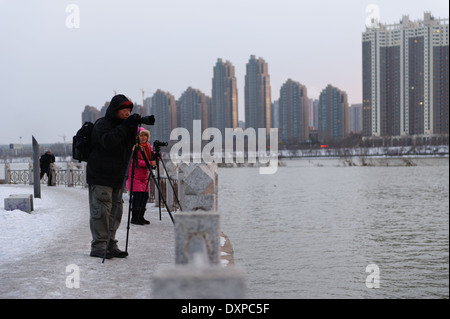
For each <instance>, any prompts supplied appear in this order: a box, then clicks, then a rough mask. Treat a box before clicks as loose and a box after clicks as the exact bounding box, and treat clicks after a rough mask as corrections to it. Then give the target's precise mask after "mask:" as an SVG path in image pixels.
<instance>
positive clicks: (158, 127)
mask: <svg viewBox="0 0 450 319" xmlns="http://www.w3.org/2000/svg"><path fill="white" fill-rule="evenodd" d="M151 114H153V115H154V116H155V125H154V126H153V127H152V129H151V135H152V136H151V140H152V141H155V140H158V141H161V142H169V141H170V133H171V132H172V130H173V129H174V128H176V127H177V125H178V123H177V105H176V101H175V98H174V97H173V95H172V94H170V93H168V92H164V91H162V90H157V91H156V92H155V93H154V94H153V96H152V112H151Z"/></svg>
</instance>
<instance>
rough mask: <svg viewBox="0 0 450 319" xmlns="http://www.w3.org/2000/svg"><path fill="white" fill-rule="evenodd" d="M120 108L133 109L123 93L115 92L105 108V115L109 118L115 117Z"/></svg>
mask: <svg viewBox="0 0 450 319" xmlns="http://www.w3.org/2000/svg"><path fill="white" fill-rule="evenodd" d="M122 108H130V109H131V110H133V103H132V102H131V101H130V100H129V99H128V98H127V97H126V96H125V95H123V94H117V95H115V96H113V98H112V99H111V102H110V103H109V106H108V109H107V110H106V115H105V116H106V117H107V118H109V119H114V120H115V119H117V117H116V114H117V111H118V110H120V109H122Z"/></svg>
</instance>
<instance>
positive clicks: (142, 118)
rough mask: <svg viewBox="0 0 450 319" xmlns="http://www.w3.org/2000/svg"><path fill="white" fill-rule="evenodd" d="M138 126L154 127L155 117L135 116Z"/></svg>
mask: <svg viewBox="0 0 450 319" xmlns="http://www.w3.org/2000/svg"><path fill="white" fill-rule="evenodd" d="M136 115H137V116H136V117H137V118H138V120H139V124H146V125H155V116H154V115H149V116H140V115H139V114H136Z"/></svg>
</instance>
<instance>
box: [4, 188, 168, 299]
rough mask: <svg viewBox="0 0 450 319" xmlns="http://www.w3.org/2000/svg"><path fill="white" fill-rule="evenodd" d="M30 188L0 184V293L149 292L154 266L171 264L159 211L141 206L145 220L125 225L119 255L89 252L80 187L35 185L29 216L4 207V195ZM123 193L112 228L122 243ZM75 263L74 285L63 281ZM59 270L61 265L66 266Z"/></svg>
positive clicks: (164, 222) (37, 295) (109, 295)
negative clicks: (91, 254)
mask: <svg viewBox="0 0 450 319" xmlns="http://www.w3.org/2000/svg"><path fill="white" fill-rule="evenodd" d="M33 193H34V192H33V186H29V185H0V199H1V202H2V204H1V206H0V229H1V233H0V298H150V290H151V283H150V280H151V275H152V273H153V271H154V270H155V268H156V267H158V266H161V265H164V264H173V263H174V260H175V258H174V233H173V229H174V227H173V224H172V221H171V220H170V218H169V216H168V214H167V212H165V211H163V212H162V213H163V215H162V219H161V220H159V212H158V208H157V207H154V206H153V204H148V206H147V208H148V216H147V215H146V217H147V219H149V220H150V221H151V224H150V225H146V226H136V225H131V227H130V230H129V241H128V252H129V254H130V255H129V256H128V257H127V258H124V259H118V258H114V259H111V260H105V263H102V259H101V258H93V257H89V252H90V240H91V235H90V230H89V210H88V192H87V189H81V188H67V187H64V186H56V187H48V186H42V189H41V199H39V198H34V199H33V205H34V211H33V212H31V214H28V213H25V212H22V211H19V210H14V211H5V210H4V205H3V202H4V198H5V197H9V195H11V194H33ZM127 200H128V196H126V195H125V196H124V201H125V205H124V217H123V219H122V224H121V226H120V228H119V231H118V233H117V239H118V240H119V243H118V244H119V248H121V249H125V242H126V233H127V213H128V204H127ZM73 265H75V266H77V267H78V269H79V282H80V286H79V288H76V287H75V288H70V287H68V286H70V285H66V280H67V279H68V278H69V279H70V277H68V276H70V275H72V273H71V270H70V269H72V266H73ZM66 270H68V271H67V272H66Z"/></svg>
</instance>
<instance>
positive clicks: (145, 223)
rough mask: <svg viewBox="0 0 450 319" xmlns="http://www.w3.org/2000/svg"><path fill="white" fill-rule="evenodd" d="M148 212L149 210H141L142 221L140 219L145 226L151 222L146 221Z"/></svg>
mask: <svg viewBox="0 0 450 319" xmlns="http://www.w3.org/2000/svg"><path fill="white" fill-rule="evenodd" d="M146 210H147V209H146V208H142V209H141V216H140V219H139V220H140V221H141V222H143V223H144V225H148V224H150V221H148V220H146V219H145V218H144V214H145V211H146Z"/></svg>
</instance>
